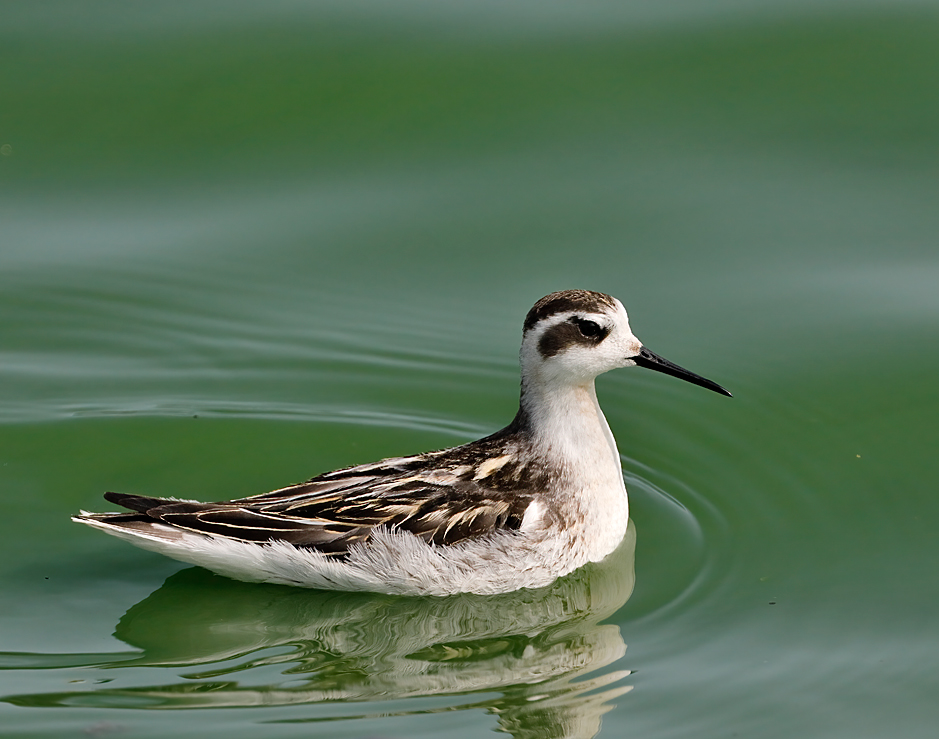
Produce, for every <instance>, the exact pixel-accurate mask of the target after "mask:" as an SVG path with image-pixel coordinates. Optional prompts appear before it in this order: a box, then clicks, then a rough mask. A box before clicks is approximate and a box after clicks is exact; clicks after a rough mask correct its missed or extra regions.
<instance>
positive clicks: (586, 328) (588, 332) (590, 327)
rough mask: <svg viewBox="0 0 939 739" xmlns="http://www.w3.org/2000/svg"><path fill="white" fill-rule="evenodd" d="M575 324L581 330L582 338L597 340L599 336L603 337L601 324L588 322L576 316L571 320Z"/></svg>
mask: <svg viewBox="0 0 939 739" xmlns="http://www.w3.org/2000/svg"><path fill="white" fill-rule="evenodd" d="M571 320H572V321H573V322H574V325H576V326H577V328H578V329H580V334H581V336H585V337H587V338H588V339H596V338H597V337H598V336H602V335H603V329H601V328H600V324H598V323H595V322H593V321H588V320H587V319H586V318H577V317H576V316H575V317H574V318H572V319H571Z"/></svg>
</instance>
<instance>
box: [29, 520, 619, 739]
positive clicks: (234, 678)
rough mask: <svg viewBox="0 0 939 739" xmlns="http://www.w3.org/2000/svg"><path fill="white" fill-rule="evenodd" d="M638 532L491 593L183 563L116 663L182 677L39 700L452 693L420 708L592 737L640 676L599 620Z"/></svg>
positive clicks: (383, 698)
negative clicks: (578, 563) (361, 585)
mask: <svg viewBox="0 0 939 739" xmlns="http://www.w3.org/2000/svg"><path fill="white" fill-rule="evenodd" d="M635 541H636V538H635V528H634V526H633V524H632V523H631V522H630V526H629V531H628V532H627V536H626V539H625V541H624V542H623V545H622V546H621V547H620V548H619V549H618V550H617V551H616V552H615V553H614V554H613V555H611V556H610V557H608V558H607V559H606V560H605V561H604V562H601V563H599V564H595V565H590V566H588V567H585V568H583V569H581V570H579V571H578V572H576V573H574V574H573V575H571V576H568V577H566V578H563V579H561V580H559V581H557V582H555V583H554V584H553V585H551V586H550V587H547V588H543V589H541V590H524V591H518V592H515V593H509V594H504V595H496V596H477V595H458V596H451V597H448V598H407V597H392V596H382V595H374V594H365V593H330V592H323V591H306V590H299V589H293V588H286V587H280V586H265V585H246V584H244V583H238V582H234V581H231V580H226V579H224V578H221V577H218V576H216V575H212V574H210V573H208V572H207V571H205V570H202V569H198V568H192V569H188V570H183V571H181V572H178V573H176V574H175V575H173V576H172V577H170V578H169V579H167V581H166V582H165V583H164V584H163V586H162V587H160V588H159V589H158V590H157V591H155V592H154V593H152V594H151V595H150V596H149V597H147V598H146V599H145V600H143V601H141V602H140V603H138V604H137V605H135V606H133V607H132V608H131V609H130V610H128V611H127V613H126V614H125V615H124V617H123V618H121V620H120V622H119V623H118V625H117V629H116V631H115V635H116V636H117V637H118V638H119V639H121V640H122V641H124V642H126V643H127V644H129V645H131V646H133V647H135V648H137V649H139V650H140V651H141V654H140V656H139V657H137V658H135V659H131V660H126V659H124V660H122V661H120V662H117V663H114V664H113V665H112V666H113V667H114V668H124V667H131V666H133V667H141V666H147V667H173V668H175V669H174V682H172V683H170V684H162V685H152V686H143V687H133V688H123V689H117V688H108V687H106V686H100V687H99V688H98V689H97V690H95V692H94V700H93V701H90V700H89V699H90V698H91V696H89V695H88V693H84V694H81V697H79V694H70V695H63V694H60V695H58V696H49V695H46V696H44V698H45V701H44V702H45V703H46V705H49V704H50V703H52V704H58V705H62V704H69V705H73V706H74V705H76V704H77V703H85V704H86V705H87V704H89V703H93V705H96V706H98V707H101V706H108V705H113V706H114V707H120V708H125V709H126V708H134V707H139V708H149V709H160V708H163V709H174V708H211V707H226V708H229V707H248V706H278V705H279V706H285V705H294V706H296V705H300V704H317V703H326V702H334V703H336V704H337V705H338V704H345V703H348V702H351V701H354V702H356V703H357V708H356V709H355V710H353V711H348V710H345V709H342V710H340V711H339V713H338V715H337V712H336V711H335V710H331V711H329V716H328V718H329V720H336V719H337V718H342V717H343V715H344V714H347V715H348V716H349V717H351V716H355V717H358V718H364V717H367V716H368V715H376V716H377V715H383V716H388V715H389V714H392V715H393V714H395V713H410V712H412V710H413V708H412V707H410V706H408V705H405V707H402V705H401V704H400V703H395V704H394V706H389V705H388V704H387V703H386V702H389V701H399V700H401V699H410V698H415V697H418V696H423V697H428V696H450V697H451V698H450V700H448V701H444V702H442V703H438V702H436V701H435V702H434V705H432V706H430V707H428V706H427V705H423V704H422V705H421V707H420V711H421V712H434V711H436V710H447V711H452V710H455V709H464V708H484V709H486V710H488V711H490V712H492V713H493V714H495V715H496V716H497V717H498V721H499V724H500V726H501V728H502V730H503V731H506V732H508V733H510V734H511V735H513V736H515V737H540V738H542V739H544V738H545V737H592V736H594V735H595V734H596V733H597V731H598V730H599V727H600V718H601V716H602V715H603V714H604V713H605V712H606V711H608V710H609V709H610V708H612V704H611V702H610V701H611V700H612V699H613V698H615V697H616V696H618V695H621V694H622V693H625V692H627V691H628V690H630V686H628V685H625V684H624V678H625V676H626V675H628V674H629V672H628V671H625V670H622V669H613V663H614V662H616V661H617V660H618V659H619V658H621V657H622V656H623V654H624V653H625V650H626V645H625V643H624V642H623V638H622V636H621V635H620V631H619V628H618V627H617V626H615V625H611V624H601V623H600V621H601V620H603V619H604V618H606V617H609V616H611V615H612V614H613V613H614V612H616V611H617V610H618V609H619V608H620V607H621V606H622V605H623V604H624V603H625V602H626V600H627V599H628V598H629V596H630V594H631V593H632V589H633V584H634V581H635V576H634V567H633V563H634V553H635ZM180 668H182V669H180ZM180 678H181V679H180ZM455 696H463V697H464V698H468V699H469V700H457V701H454V700H453V697H455ZM21 698H22V697H21ZM34 698H38V696H34ZM82 698H84V699H83V700H82ZM76 699H78V700H76ZM363 701H367V702H370V703H373V704H375V703H382V704H383V705H381V706H376V705H373V706H371V707H370V708H369V707H365V706H363V705H362V704H361V703H359V702H363ZM441 706H443V707H442V708H441ZM335 707H336V706H334V708H335ZM347 708H348V706H346V709H347ZM271 718H272V717H268V718H267V720H268V721H269V720H271ZM289 720H290V721H318V720H323V717H322V715H315V714H314V715H312V716H311V717H309V718H291V719H289ZM275 721H276V719H275Z"/></svg>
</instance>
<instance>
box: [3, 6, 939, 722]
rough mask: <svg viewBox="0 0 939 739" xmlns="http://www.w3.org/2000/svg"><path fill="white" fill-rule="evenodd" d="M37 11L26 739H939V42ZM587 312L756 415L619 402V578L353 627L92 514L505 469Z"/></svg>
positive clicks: (430, 605) (653, 21) (30, 147)
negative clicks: (459, 464) (525, 413)
mask: <svg viewBox="0 0 939 739" xmlns="http://www.w3.org/2000/svg"><path fill="white" fill-rule="evenodd" d="M0 15H2V22H0V587H2V590H0V592H2V599H0V668H2V672H0V675H2V678H0V736H5V737H6V736H9V737H67V736H75V737H82V736H135V737H136V736H140V737H165V736H168V735H172V734H175V735H179V736H194V737H195V736H198V737H216V736H217V737H225V739H234V737H257V736H264V737H273V738H275V739H277V738H280V737H311V736H313V737H362V738H364V737H409V738H414V737H425V736H426V737H441V736H443V737H454V738H457V737H476V736H487V735H489V734H490V733H491V732H493V731H503V732H508V733H509V734H511V735H514V736H516V737H553V736H556V737H591V736H594V735H597V736H600V737H626V736H653V737H696V738H697V737H732V736H751V737H786V738H788V737H792V736H806V737H824V738H826V739H827V738H829V737H830V738H838V739H841V738H842V737H843V738H845V739H848V738H849V737H850V738H851V739H855V738H857V737H884V736H898V737H900V736H902V737H913V738H919V737H923V738H924V739H925V738H927V737H933V736H935V732H936V726H937V725H939V702H937V700H936V696H937V694H939V678H937V676H936V675H937V673H936V665H937V662H939V630H937V628H936V624H937V620H936V615H935V614H936V612H937V610H939V537H937V536H936V521H937V519H939V495H937V490H939V450H937V440H939V421H937V419H939V383H937V382H936V378H937V373H939V194H937V193H939V188H937V186H939V4H937V3H935V2H916V3H914V2H909V3H886V2H884V3H877V2H869V3H857V4H853V5H849V4H842V3H837V2H823V1H820V2H817V3H814V4H799V3H781V2H770V1H768V0H767V1H766V2H763V3H759V4H753V3H748V4H743V3H735V2H720V3H715V4H712V5H710V6H709V7H708V8H706V9H705V8H700V7H698V5H697V4H693V3H673V4H668V5H665V4H658V5H652V4H648V5H646V4H639V3H632V4H615V3H604V2H599V1H596V2H585V3H579V4H576V5H570V4H566V3H555V2H550V1H546V2H542V3H533V2H518V3H514V4H512V3H502V2H485V1H483V0H480V2H477V3H458V2H443V3H424V2H419V1H418V0H409V1H403V2H401V3H398V4H390V3H382V2H378V1H377V0H360V1H359V2H349V3H312V2H311V3H297V2H287V1H286V0H284V1H282V2H272V3H268V4H264V5H263V6H262V5H257V6H256V5H255V4H253V3H217V2H207V1H205V0H203V1H196V2H188V3H181V2H166V3H160V4H155V5H153V6H149V5H144V4H136V3H134V4H127V3H118V2H105V1H103V0H102V1H100V2H91V1H88V0H82V1H81V2H70V3H60V2H49V3H33V2H10V1H7V2H2V3H0ZM567 287H584V288H589V289H594V290H602V291H604V292H609V293H611V294H614V295H616V296H618V297H620V298H621V299H622V300H623V301H624V303H625V304H626V307H627V309H628V310H629V311H630V317H631V322H632V327H633V329H634V331H635V333H636V335H637V336H638V337H639V338H640V339H641V340H642V341H643V342H644V343H646V344H647V345H648V346H649V347H650V348H651V349H653V350H654V351H656V352H658V353H660V354H662V355H663V356H665V357H668V358H669V359H671V360H673V361H675V362H678V363H679V364H681V365H683V366H686V367H688V368H690V369H692V370H694V371H696V372H700V373H701V374H703V375H705V376H707V377H709V378H712V379H714V380H715V381H717V382H720V383H721V384H722V385H725V386H726V387H728V388H729V389H730V390H731V391H733V392H734V395H735V397H734V399H733V400H728V399H726V398H721V397H719V396H717V395H715V394H713V393H708V392H706V391H704V390H701V389H700V388H696V387H693V386H691V385H687V384H685V383H680V382H678V381H677V380H674V379H672V378H667V377H664V376H660V375H653V374H652V373H649V372H645V371H643V370H640V369H631V370H623V371H620V372H617V373H613V374H610V375H607V376H604V377H602V378H601V379H600V381H599V382H598V392H599V395H600V400H601V404H602V405H603V407H604V410H605V412H606V414H607V417H608V419H609V421H610V425H611V427H612V429H613V431H614V433H615V435H616V436H617V439H618V442H619V446H620V450H621V452H622V453H623V465H624V470H625V472H626V476H627V485H628V487H629V491H630V501H631V513H632V517H633V523H634V526H633V527H632V528H631V530H630V531H631V533H630V537H629V539H628V541H627V542H626V543H625V544H624V546H623V547H622V548H621V549H620V550H619V551H618V552H617V553H616V554H615V555H613V556H612V557H611V558H610V559H609V560H608V561H606V562H604V563H602V564H601V565H598V566H592V567H590V568H586V569H585V570H583V571H581V572H578V573H576V574H575V575H573V576H571V577H569V578H566V579H564V580H562V581H559V582H558V583H556V584H555V585H554V586H553V587H551V588H548V589H545V590H542V591H534V592H527V591H526V592H521V593H517V594H511V595H506V596H499V597H497V598H479V597H466V598H463V597H458V598H453V599H443V600H441V599H415V598H392V597H386V596H374V595H368V594H337V593H322V592H315V591H302V590H293V589H289V588H280V587H274V586H260V585H248V584H243V583H235V582H232V581H228V580H225V579H223V578H220V577H217V576H214V575H211V574H209V573H207V572H205V571H203V570H200V569H197V568H187V567H185V566H183V565H180V564H178V563H175V562H172V561H170V560H166V559H163V558H161V557H159V556H157V555H154V554H150V553H147V552H143V551H140V550H137V549H134V548H132V547H130V546H129V545H126V544H124V543H122V542H120V541H117V540H115V539H112V538H110V537H106V536H104V535H101V534H100V533H98V532H95V531H92V530H89V529H87V528H85V527H79V526H76V525H74V524H72V523H70V522H69V516H70V515H71V514H72V513H74V512H76V511H78V510H79V509H87V510H104V509H106V507H107V504H106V503H105V502H104V501H103V500H102V499H101V493H102V492H103V491H105V490H122V491H128V492H141V493H146V494H154V495H175V496H179V497H192V498H199V499H203V500H211V499H225V498H234V497H240V496H245V495H250V494H253V493H260V492H264V491H266V490H269V489H273V488H276V487H280V486H283V485H285V484H288V483H291V482H295V481H298V480H302V479H304V478H306V477H309V476H311V475H313V474H316V473H319V472H322V471H325V470H329V469H333V468H336V467H340V466H343V465H349V464H354V463H359V462H367V461H372V460H374V459H377V458H379V457H382V456H390V455H396V454H407V453H413V452H417V451H422V450H426V449H431V448H439V447H442V446H448V445H451V444H454V443H459V442H462V441H466V440H469V439H472V438H474V437H476V436H479V435H482V434H485V433H488V432H491V431H493V430H495V429H497V428H499V427H501V426H502V425H504V424H505V423H507V422H508V421H509V420H510V419H511V417H512V415H513V414H514V411H515V403H516V402H517V390H518V377H517V362H516V355H517V351H518V343H519V339H520V333H521V321H522V318H523V317H524V315H525V312H526V311H527V310H528V308H529V307H530V306H531V304H532V303H533V302H534V301H535V300H536V299H537V298H539V297H541V296H542V295H544V294H545V293H548V292H551V291H553V290H557V289H562V288H567ZM598 732H599V733H598Z"/></svg>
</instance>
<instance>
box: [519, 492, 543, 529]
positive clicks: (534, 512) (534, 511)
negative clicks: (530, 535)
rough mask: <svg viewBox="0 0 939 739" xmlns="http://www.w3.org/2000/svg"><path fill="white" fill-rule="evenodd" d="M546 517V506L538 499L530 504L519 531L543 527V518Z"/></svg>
mask: <svg viewBox="0 0 939 739" xmlns="http://www.w3.org/2000/svg"><path fill="white" fill-rule="evenodd" d="M543 515H544V506H543V505H542V504H541V501H539V500H538V499H537V498H535V499H534V500H533V501H532V502H531V503H529V504H528V508H526V509H525V515H524V516H522V525H521V526H520V527H519V530H520V531H522V532H527V531H531V530H532V529H535V528H538V527H539V526H540V525H541V518H542V516H543Z"/></svg>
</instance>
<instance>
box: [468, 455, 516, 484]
mask: <svg viewBox="0 0 939 739" xmlns="http://www.w3.org/2000/svg"><path fill="white" fill-rule="evenodd" d="M512 459H513V455H511V454H505V455H503V456H501V457H495V458H494V459H487V460H486V461H485V462H483V463H482V464H481V465H479V467H477V468H476V475H475V476H474V477H473V479H474V480H482V479H483V478H484V477H489V475H491V474H492V473H493V472H495V471H496V470H500V469H502V468H503V467H505V465H507V464H508V463H509V462H511V461H512Z"/></svg>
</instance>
